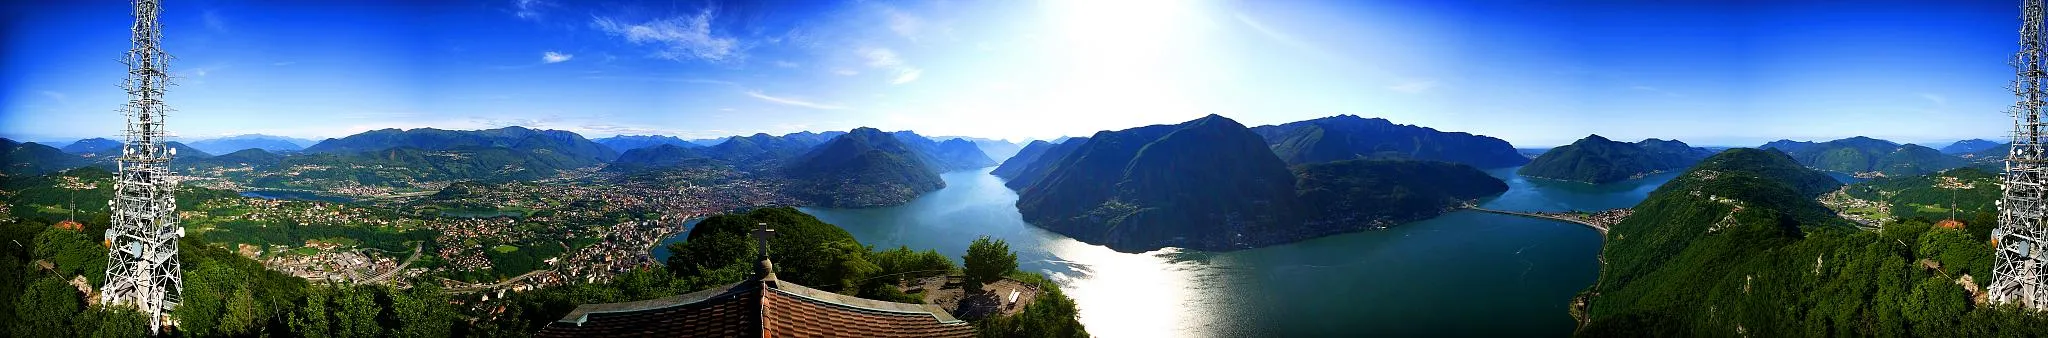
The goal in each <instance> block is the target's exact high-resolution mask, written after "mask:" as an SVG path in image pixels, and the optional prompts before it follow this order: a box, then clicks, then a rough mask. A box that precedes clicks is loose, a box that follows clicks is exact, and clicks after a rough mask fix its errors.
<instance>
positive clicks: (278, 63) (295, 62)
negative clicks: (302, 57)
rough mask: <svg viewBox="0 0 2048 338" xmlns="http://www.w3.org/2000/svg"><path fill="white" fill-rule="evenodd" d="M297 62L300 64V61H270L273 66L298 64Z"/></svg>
mask: <svg viewBox="0 0 2048 338" xmlns="http://www.w3.org/2000/svg"><path fill="white" fill-rule="evenodd" d="M296 64H299V62H298V61H279V62H271V63H270V65H272V66H290V65H296Z"/></svg>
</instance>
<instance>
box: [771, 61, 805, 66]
mask: <svg viewBox="0 0 2048 338" xmlns="http://www.w3.org/2000/svg"><path fill="white" fill-rule="evenodd" d="M775 66H776V67H782V68H796V67H798V66H802V65H799V64H796V63H795V62H789V61H783V60H776V61H775Z"/></svg>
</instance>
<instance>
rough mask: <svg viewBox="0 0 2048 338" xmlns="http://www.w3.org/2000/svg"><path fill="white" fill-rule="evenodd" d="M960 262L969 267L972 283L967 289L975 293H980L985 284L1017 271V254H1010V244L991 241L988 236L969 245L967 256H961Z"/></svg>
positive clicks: (1001, 241) (968, 276) (968, 273)
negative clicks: (982, 285)
mask: <svg viewBox="0 0 2048 338" xmlns="http://www.w3.org/2000/svg"><path fill="white" fill-rule="evenodd" d="M960 260H961V261H962V262H966V263H965V265H966V266H967V268H966V273H967V279H968V280H969V281H970V283H967V285H966V287H967V288H968V290H970V291H974V292H980V291H981V284H983V283H989V282H994V281H996V280H1000V279H1002V278H1003V276H1006V275H1009V274H1010V272H1011V271H1017V253H1015V252H1010V243H1008V242H1004V241H1003V240H1000V239H997V240H990V239H989V237H988V236H981V238H976V239H974V243H972V244H968V245H967V255H966V256H961V257H960Z"/></svg>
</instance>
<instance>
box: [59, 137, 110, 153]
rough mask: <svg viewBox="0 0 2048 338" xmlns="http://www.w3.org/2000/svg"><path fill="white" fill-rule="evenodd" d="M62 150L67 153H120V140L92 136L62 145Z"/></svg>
mask: <svg viewBox="0 0 2048 338" xmlns="http://www.w3.org/2000/svg"><path fill="white" fill-rule="evenodd" d="M63 150H64V152H65V153H69V154H92V153H103V152H114V153H120V151H121V141H115V140H109V139H105V138H98V137H94V138H89V139H83V140H78V142H72V143H71V145H67V146H64V149H63Z"/></svg>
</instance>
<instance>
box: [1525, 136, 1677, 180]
mask: <svg viewBox="0 0 2048 338" xmlns="http://www.w3.org/2000/svg"><path fill="white" fill-rule="evenodd" d="M1713 154H1714V152H1713V151H1710V150H1707V149H1706V148H1696V147H1693V146H1690V145H1686V144H1685V142H1679V141H1675V140H1674V141H1666V140H1659V139H1654V138H1653V139H1646V140H1642V141H1640V142H1635V143H1627V142H1619V141H1613V140H1608V139H1607V138H1605V137H1600V135H1591V136H1586V138H1583V139H1579V140H1578V141H1577V142H1572V144H1569V145H1565V146H1561V147H1557V148H1551V149H1550V151H1546V152H1543V155H1541V156H1537V157H1536V159H1535V160H1532V161H1530V162H1529V164H1528V165H1525V166H1522V169H1520V170H1518V171H1517V173H1519V174H1521V175H1522V176H1528V177H1539V178H1548V179H1555V180H1566V181H1578V182H1587V183H1595V184H1598V183H1609V182H1617V181H1622V180H1627V179H1632V178H1640V177H1642V176H1643V175H1647V174H1650V173H1655V172H1660V171H1664V170H1674V169H1681V168H1685V167H1688V166H1692V165H1693V164H1694V163H1699V161H1700V160H1701V159H1705V158H1707V156H1712V155H1713Z"/></svg>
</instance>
